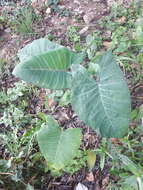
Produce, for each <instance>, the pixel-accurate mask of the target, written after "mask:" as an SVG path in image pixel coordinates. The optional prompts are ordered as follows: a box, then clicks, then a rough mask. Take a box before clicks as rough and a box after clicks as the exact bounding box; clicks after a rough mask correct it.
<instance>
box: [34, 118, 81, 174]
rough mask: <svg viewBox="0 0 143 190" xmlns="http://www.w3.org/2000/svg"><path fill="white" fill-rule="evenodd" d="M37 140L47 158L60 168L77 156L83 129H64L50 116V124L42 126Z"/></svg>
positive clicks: (56, 167) (55, 166)
mask: <svg viewBox="0 0 143 190" xmlns="http://www.w3.org/2000/svg"><path fill="white" fill-rule="evenodd" d="M37 140H38V144H39V147H40V150H41V152H42V154H43V156H44V157H45V159H46V160H47V161H48V162H49V163H50V164H51V165H52V166H53V167H54V168H55V169H57V170H60V169H62V168H64V166H65V165H67V164H68V163H69V162H70V161H71V159H73V158H74V157H75V156H76V154H77V151H78V148H79V146H80V142H81V130H80V129H79V128H69V129H67V130H65V131H62V130H61V129H60V127H59V125H58V123H57V122H56V121H55V120H54V119H52V118H51V117H50V116H49V118H48V125H46V126H45V125H44V126H42V127H41V129H40V130H39V132H38V134H37Z"/></svg>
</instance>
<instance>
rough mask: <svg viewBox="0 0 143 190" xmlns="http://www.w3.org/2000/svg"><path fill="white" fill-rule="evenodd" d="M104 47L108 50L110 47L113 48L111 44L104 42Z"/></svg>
mask: <svg viewBox="0 0 143 190" xmlns="http://www.w3.org/2000/svg"><path fill="white" fill-rule="evenodd" d="M103 46H104V47H105V48H106V49H109V48H110V46H111V42H108V41H104V42H103Z"/></svg>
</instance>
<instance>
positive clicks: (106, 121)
mask: <svg viewBox="0 0 143 190" xmlns="http://www.w3.org/2000/svg"><path fill="white" fill-rule="evenodd" d="M97 64H98V65H99V71H98V73H97V74H96V79H94V78H95V77H92V76H89V74H88V73H87V71H86V69H85V68H84V67H82V66H80V65H78V66H76V65H73V66H72V70H73V78H74V79H73V85H72V105H73V108H74V110H75V112H76V113H77V114H78V115H79V117H80V118H81V119H82V120H83V121H84V122H85V123H86V124H87V125H89V126H90V127H92V128H93V129H99V131H100V133H101V135H102V136H105V137H117V138H119V137H123V135H125V133H126V132H127V129H128V125H129V119H130V109H131V108H130V107H131V106H130V94H129V90H128V87H127V84H126V82H125V80H124V77H123V74H122V72H121V70H120V68H119V66H118V65H117V64H116V61H115V60H114V58H113V55H112V53H111V52H107V53H105V54H104V55H103V56H102V57H101V59H100V60H99V62H98V63H97Z"/></svg>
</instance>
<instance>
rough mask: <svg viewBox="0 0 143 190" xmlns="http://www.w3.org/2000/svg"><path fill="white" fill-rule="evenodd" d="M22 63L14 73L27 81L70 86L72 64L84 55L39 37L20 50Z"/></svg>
mask: <svg viewBox="0 0 143 190" xmlns="http://www.w3.org/2000/svg"><path fill="white" fill-rule="evenodd" d="M18 56H19V59H20V62H21V63H20V64H18V65H17V66H16V67H15V69H14V71H13V74H14V75H16V76H17V77H19V78H21V79H22V80H24V81H26V82H31V83H33V84H35V85H37V86H40V87H43V88H49V89H64V88H70V85H71V74H70V73H69V72H68V70H69V68H70V65H71V64H74V63H80V62H81V61H82V60H83V58H84V55H83V54H76V53H74V52H72V51H71V50H69V49H67V48H65V47H63V46H61V45H58V44H56V43H54V42H50V41H49V40H47V39H38V40H35V41H34V42H32V43H31V44H28V45H27V46H25V47H24V48H23V49H22V50H20V51H19V54H18Z"/></svg>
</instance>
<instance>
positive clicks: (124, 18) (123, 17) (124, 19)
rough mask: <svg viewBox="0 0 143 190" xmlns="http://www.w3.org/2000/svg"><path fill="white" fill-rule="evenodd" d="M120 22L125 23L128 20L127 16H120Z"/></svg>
mask: <svg viewBox="0 0 143 190" xmlns="http://www.w3.org/2000/svg"><path fill="white" fill-rule="evenodd" d="M117 21H118V22H119V23H120V24H124V23H125V22H126V17H125V16H122V17H121V18H119V19H118V20H117Z"/></svg>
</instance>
